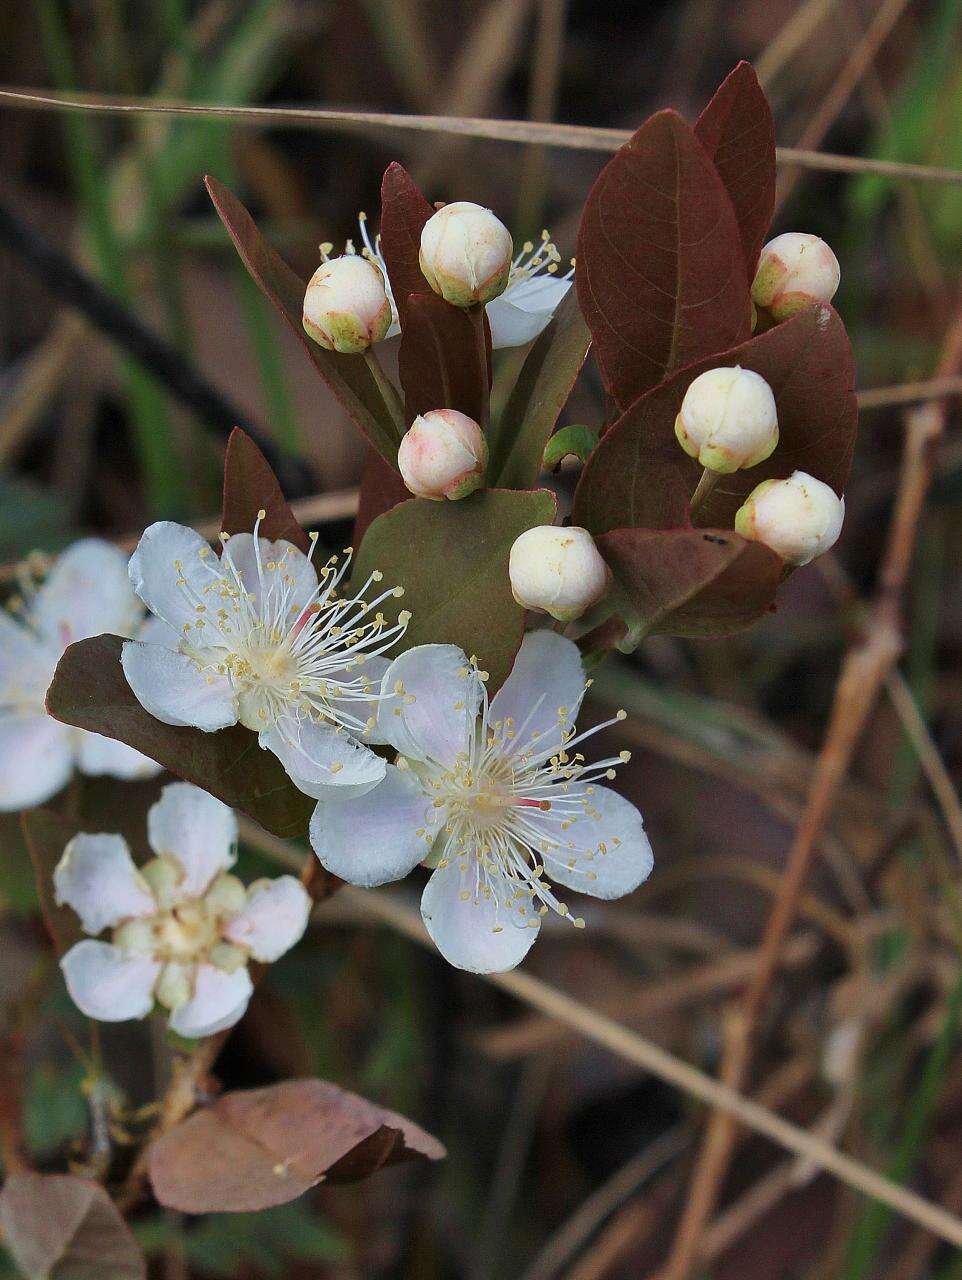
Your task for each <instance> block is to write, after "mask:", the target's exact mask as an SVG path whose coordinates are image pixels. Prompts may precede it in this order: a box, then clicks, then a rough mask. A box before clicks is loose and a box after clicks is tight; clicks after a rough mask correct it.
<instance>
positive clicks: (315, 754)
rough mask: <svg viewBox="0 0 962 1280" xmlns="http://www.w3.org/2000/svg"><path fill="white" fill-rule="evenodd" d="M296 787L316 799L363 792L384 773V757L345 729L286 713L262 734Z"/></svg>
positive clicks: (374, 783)
mask: <svg viewBox="0 0 962 1280" xmlns="http://www.w3.org/2000/svg"><path fill="white" fill-rule="evenodd" d="M260 744H261V746H262V747H266V748H267V750H268V751H273V753H274V755H276V756H277V758H278V760H280V762H281V764H282V765H283V766H284V768H285V769H286V770H287V773H288V776H289V777H290V779H291V781H292V782H293V783H294V785H295V787H297V788H298V789H299V790H301V791H303V792H304V794H305V795H308V796H313V797H314V798H315V799H316V800H317V799H321V798H322V797H325V796H332V795H333V796H337V797H342V798H346V797H348V796H360V795H364V793H365V792H366V791H370V789H371V788H372V787H375V786H377V784H378V783H379V782H380V781H381V779H382V778H383V777H384V769H385V765H384V761H383V760H382V759H381V758H380V756H376V755H375V754H374V752H373V751H371V750H370V749H369V748H368V747H365V746H363V745H362V744H361V743H360V742H358V741H357V740H356V739H355V738H352V737H350V735H349V734H347V733H346V732H345V731H344V730H343V729H335V728H334V727H333V726H332V725H329V724H315V723H314V721H313V720H298V719H296V718H295V717H294V716H284V717H282V718H281V719H280V720H279V721H278V722H277V724H275V725H273V726H272V727H271V728H270V729H267V730H265V731H264V732H263V733H262V734H261V735H260Z"/></svg>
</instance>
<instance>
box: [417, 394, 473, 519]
mask: <svg viewBox="0 0 962 1280" xmlns="http://www.w3.org/2000/svg"><path fill="white" fill-rule="evenodd" d="M397 464H398V468H399V470H400V472H401V478H402V479H403V481H404V483H405V484H406V485H407V487H408V488H409V489H410V490H411V492H412V493H413V494H414V496H415V497H417V498H430V499H431V500H432V501H433V502H441V501H442V500H443V499H444V498H451V499H456V498H466V497H467V495H468V494H469V493H473V492H474V491H475V489H477V488H479V487H480V485H481V484H482V482H483V480H484V472H485V468H486V467H487V465H488V442H487V440H485V438H484V433H483V432H482V430H481V428H480V427H479V426H478V424H477V423H476V422H475V420H474V419H473V418H469V417H468V415H467V414H466V413H459V412H458V411H457V409H431V410H430V411H429V412H428V413H422V414H419V415H418V417H416V418H415V419H414V421H413V422H412V423H411V426H410V427H409V428H408V430H407V432H406V433H405V435H404V439H403V440H402V441H401V444H400V447H399V449H398V452H397Z"/></svg>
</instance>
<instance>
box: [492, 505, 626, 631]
mask: <svg viewBox="0 0 962 1280" xmlns="http://www.w3.org/2000/svg"><path fill="white" fill-rule="evenodd" d="M508 576H509V577H510V579H511V594H512V595H513V596H514V598H515V600H517V602H518V604H520V605H524V607H525V608H526V609H533V610H534V611H535V612H536V613H548V614H550V615H551V617H552V618H557V619H558V620H559V621H560V622H572V621H574V619H575V618H580V617H581V615H582V614H583V613H584V611H585V610H586V609H588V608H590V606H591V605H593V604H595V603H596V602H597V601H598V600H600V599H601V597H602V596H603V595H604V594H605V592H606V591H607V590H608V583H609V581H610V580H611V572H610V570H609V569H608V566H607V565H606V564H605V562H604V560H602V558H601V554H600V552H599V551H598V548H597V547H596V546H595V541H594V538H592V536H591V534H590V533H589V532H588V530H587V529H581V528H578V526H576V525H572V526H570V527H569V528H567V529H562V528H559V527H558V526H557V525H553V524H544V525H539V526H538V527H537V528H535V529H527V530H526V531H525V532H524V533H522V534H521V536H520V537H519V538H516V539H515V543H514V546H513V547H512V548H511V555H510V557H509V559H508Z"/></svg>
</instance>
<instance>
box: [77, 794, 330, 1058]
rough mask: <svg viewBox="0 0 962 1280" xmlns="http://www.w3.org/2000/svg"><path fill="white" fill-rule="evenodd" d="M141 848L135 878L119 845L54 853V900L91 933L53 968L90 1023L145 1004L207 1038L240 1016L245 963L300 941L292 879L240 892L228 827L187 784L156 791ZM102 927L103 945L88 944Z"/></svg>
mask: <svg viewBox="0 0 962 1280" xmlns="http://www.w3.org/2000/svg"><path fill="white" fill-rule="evenodd" d="M147 838H148V841H149V843H150V847H151V848H152V849H153V851H154V853H155V854H156V855H157V856H156V857H155V858H153V859H152V861H150V862H148V863H147V864H146V865H145V866H144V867H142V868H141V869H140V870H138V869H137V867H136V866H135V865H134V862H133V859H132V858H131V856H130V850H129V849H128V847H127V842H126V841H125V840H124V838H123V837H122V836H118V835H86V834H82V835H77V836H74V838H73V839H72V840H71V841H70V843H69V844H68V845H67V847H66V849H65V850H64V854H63V857H62V858H61V859H60V862H59V864H58V865H57V869H56V870H55V871H54V876H53V881H54V892H55V895H56V900H57V903H58V904H59V905H64V904H66V905H67V906H69V907H72V908H73V910H74V911H75V912H76V913H77V915H78V916H79V917H80V923H81V925H82V926H83V930H84V932H85V933H87V934H90V935H92V936H91V937H89V938H85V939H84V940H83V941H82V942H78V943H76V944H75V945H74V946H73V947H71V948H70V950H69V951H68V952H67V953H66V955H65V956H64V957H63V960H62V961H61V967H62V969H63V973H64V977H65V978H66V981H67V989H68V990H69V992H70V995H71V997H72V998H73V1001H74V1003H75V1004H76V1005H77V1006H78V1008H79V1009H81V1010H82V1011H83V1012H84V1013H85V1014H87V1016H88V1017H90V1018H96V1019H97V1020H98V1021H100V1022H125V1021H126V1020H127V1019H128V1018H143V1017H146V1015H147V1014H148V1013H150V1011H151V1009H152V1008H153V1007H154V1002H155V1001H156V1002H157V1003H158V1004H159V1005H161V1006H162V1007H163V1008H165V1009H166V1010H167V1011H168V1012H169V1015H170V1025H171V1027H172V1028H173V1030H174V1031H176V1032H178V1033H179V1034H180V1035H182V1036H189V1037H191V1038H198V1037H200V1036H210V1035H214V1034H215V1033H216V1032H218V1031H223V1030H225V1029H226V1028H227V1027H231V1026H233V1025H234V1023H235V1022H237V1021H238V1020H239V1019H240V1018H241V1017H242V1016H243V1014H244V1011H245V1010H246V1008H247V1003H248V1001H249V1000H250V998H251V993H252V991H253V986H252V984H251V979H250V974H249V973H248V971H247V966H248V963H249V961H251V960H257V961H260V962H261V963H268V962H270V961H273V960H277V959H279V958H280V957H281V956H282V955H283V954H284V953H285V952H286V951H289V950H290V948H291V947H293V946H294V944H295V943H296V942H298V941H299V940H300V938H301V937H302V935H303V933H304V930H305V929H306V928H307V921H308V918H309V916H310V913H311V900H310V897H309V896H308V893H307V890H306V889H305V888H304V886H303V885H302V884H301V882H300V881H299V880H296V879H295V878H294V877H293V876H281V877H280V878H279V879H277V880H258V881H256V882H255V883H254V884H252V885H251V886H250V887H249V888H248V887H246V886H245V885H244V884H243V883H242V882H241V881H240V880H238V878H237V877H236V876H234V875H231V873H230V868H231V867H232V866H233V865H234V861H235V853H234V846H235V845H236V843H237V819H236V818H235V817H234V813H233V811H232V810H231V809H228V807H227V805H225V804H222V803H221V802H220V800H217V799H215V798H214V797H213V796H209V795H208V794H207V793H206V792H205V791H201V790H200V788H199V787H192V786H191V785H190V784H189V783H187V782H175V783H173V784H172V785H171V786H168V787H164V789H163V792H162V793H161V797H160V799H159V800H158V801H157V803H156V804H155V805H153V807H152V808H151V809H150V811H149V813H148V815H147ZM107 929H109V930H110V931H111V935H110V941H109V942H105V941H98V940H95V939H96V936H97V935H98V934H101V933H103V932H104V931H105V930H107Z"/></svg>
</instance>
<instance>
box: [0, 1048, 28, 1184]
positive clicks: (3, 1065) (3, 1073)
mask: <svg viewBox="0 0 962 1280" xmlns="http://www.w3.org/2000/svg"><path fill="white" fill-rule="evenodd" d="M22 1083H23V1033H22V1032H20V1031H12V1032H9V1033H7V1034H5V1035H3V1036H0V1163H2V1165H3V1168H4V1171H5V1172H6V1173H7V1174H8V1175H9V1174H11V1173H22V1172H24V1171H25V1170H26V1169H29V1167H30V1164H29V1161H28V1160H27V1155H26V1142H25V1139H24V1132H23V1095H22Z"/></svg>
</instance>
